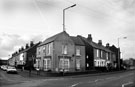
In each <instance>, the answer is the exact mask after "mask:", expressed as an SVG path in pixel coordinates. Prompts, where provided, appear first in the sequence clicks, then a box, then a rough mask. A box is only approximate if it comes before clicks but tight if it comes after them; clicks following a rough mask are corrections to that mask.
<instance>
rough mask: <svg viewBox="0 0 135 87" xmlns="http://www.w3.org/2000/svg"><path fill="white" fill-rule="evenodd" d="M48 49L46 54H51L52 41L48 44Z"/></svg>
mask: <svg viewBox="0 0 135 87" xmlns="http://www.w3.org/2000/svg"><path fill="white" fill-rule="evenodd" d="M46 51H47V52H46V54H47V55H50V53H51V45H50V43H49V44H47V45H46Z"/></svg>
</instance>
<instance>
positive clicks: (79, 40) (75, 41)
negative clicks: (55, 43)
mask: <svg viewBox="0 0 135 87" xmlns="http://www.w3.org/2000/svg"><path fill="white" fill-rule="evenodd" d="M70 38H71V39H72V40H73V42H74V44H75V45H80V46H84V45H85V44H84V42H83V41H82V40H81V39H80V38H79V37H75V36H70Z"/></svg>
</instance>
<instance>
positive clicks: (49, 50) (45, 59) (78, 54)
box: [35, 31, 85, 72]
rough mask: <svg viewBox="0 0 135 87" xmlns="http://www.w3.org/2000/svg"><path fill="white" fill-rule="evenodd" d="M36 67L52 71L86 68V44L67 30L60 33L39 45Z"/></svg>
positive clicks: (70, 70) (73, 70)
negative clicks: (70, 34)
mask: <svg viewBox="0 0 135 87" xmlns="http://www.w3.org/2000/svg"><path fill="white" fill-rule="evenodd" d="M35 67H36V68H40V69H41V70H44V71H52V72H61V71H65V72H76V71H84V70H85V46H84V43H83V42H82V41H81V40H80V39H79V38H78V37H73V36H69V34H67V32H65V31H63V32H61V33H58V34H56V35H54V36H52V37H50V38H48V39H46V40H45V41H43V42H42V43H41V44H40V45H39V46H38V47H37V56H36V64H35Z"/></svg>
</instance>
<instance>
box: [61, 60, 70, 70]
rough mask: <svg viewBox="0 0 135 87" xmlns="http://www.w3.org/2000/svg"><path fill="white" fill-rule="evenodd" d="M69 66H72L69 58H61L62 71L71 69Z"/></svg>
mask: <svg viewBox="0 0 135 87" xmlns="http://www.w3.org/2000/svg"><path fill="white" fill-rule="evenodd" d="M69 67H70V63H69V59H64V58H60V60H59V68H60V71H61V70H64V71H69Z"/></svg>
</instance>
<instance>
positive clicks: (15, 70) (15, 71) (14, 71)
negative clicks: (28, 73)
mask: <svg viewBox="0 0 135 87" xmlns="http://www.w3.org/2000/svg"><path fill="white" fill-rule="evenodd" d="M7 73H17V69H16V68H15V67H12V66H8V68H7Z"/></svg>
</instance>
